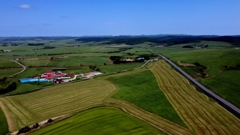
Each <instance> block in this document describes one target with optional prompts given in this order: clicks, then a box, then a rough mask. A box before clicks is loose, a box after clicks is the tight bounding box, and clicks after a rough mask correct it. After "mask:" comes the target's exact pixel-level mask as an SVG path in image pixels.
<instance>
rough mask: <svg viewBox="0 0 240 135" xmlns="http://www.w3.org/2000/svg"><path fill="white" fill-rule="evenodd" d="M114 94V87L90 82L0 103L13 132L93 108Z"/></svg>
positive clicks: (11, 98)
mask: <svg viewBox="0 0 240 135" xmlns="http://www.w3.org/2000/svg"><path fill="white" fill-rule="evenodd" d="M114 90H115V87H112V86H111V84H109V83H107V82H105V81H99V80H91V81H85V82H81V83H74V84H65V85H59V86H54V87H50V88H46V89H44V90H41V91H37V92H33V93H29V94H24V95H18V96H10V97H5V98H1V101H2V103H3V104H4V105H5V106H7V107H8V108H7V109H6V110H5V111H6V113H7V114H8V115H9V116H7V117H11V118H12V119H11V120H12V122H11V123H13V125H11V126H10V127H9V128H10V131H14V130H18V129H19V128H21V127H23V126H25V125H29V124H34V123H36V122H38V121H42V120H45V119H48V118H51V117H55V116H58V115H63V114H66V113H74V112H77V111H79V110H81V109H83V108H86V107H88V106H91V105H96V104H98V103H100V102H101V101H102V100H103V99H104V98H105V97H106V96H108V94H110V93H112V92H113V91H114ZM69 104H71V105H69Z"/></svg>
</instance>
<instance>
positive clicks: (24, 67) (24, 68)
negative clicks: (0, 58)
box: [9, 60, 27, 77]
mask: <svg viewBox="0 0 240 135" xmlns="http://www.w3.org/2000/svg"><path fill="white" fill-rule="evenodd" d="M11 61H13V62H16V63H17V64H18V65H20V66H22V68H23V70H21V71H20V72H17V73H15V74H13V75H10V76H9V77H13V76H15V75H17V74H20V73H22V72H24V71H25V70H26V69H27V67H26V66H24V65H23V64H21V63H19V62H18V61H15V60H11Z"/></svg>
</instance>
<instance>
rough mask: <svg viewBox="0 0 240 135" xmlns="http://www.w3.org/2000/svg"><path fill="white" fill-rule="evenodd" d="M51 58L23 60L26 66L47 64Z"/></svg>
mask: <svg viewBox="0 0 240 135" xmlns="http://www.w3.org/2000/svg"><path fill="white" fill-rule="evenodd" d="M49 61H50V60H25V61H21V62H22V63H23V65H25V66H45V65H46V63H47V62H49Z"/></svg>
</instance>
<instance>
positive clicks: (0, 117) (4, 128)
mask: <svg viewBox="0 0 240 135" xmlns="http://www.w3.org/2000/svg"><path fill="white" fill-rule="evenodd" d="M0 129H1V130H0V135H6V134H7V133H8V124H7V119H6V117H5V115H4V113H3V111H2V109H1V106H0Z"/></svg>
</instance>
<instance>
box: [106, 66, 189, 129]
mask: <svg viewBox="0 0 240 135" xmlns="http://www.w3.org/2000/svg"><path fill="white" fill-rule="evenodd" d="M108 80H109V81H111V82H113V83H115V84H117V85H118V86H119V87H120V90H119V91H118V92H117V93H116V94H114V95H113V97H114V98H117V99H122V100H126V101H128V102H130V103H133V104H135V105H137V106H139V107H140V108H143V109H145V110H147V111H149V112H151V113H154V114H156V115H158V116H161V117H163V118H166V119H168V120H170V121H173V122H175V123H178V124H180V125H182V126H185V124H184V123H183V122H182V120H181V119H180V118H179V116H178V114H177V113H176V111H175V110H174V108H173V107H172V105H171V104H170V103H169V101H168V100H167V99H166V97H165V95H164V93H163V92H162V91H161V90H160V89H159V87H158V85H157V81H156V79H155V77H154V75H153V74H152V73H151V71H149V70H146V71H143V72H140V73H135V74H130V75H125V76H120V77H111V78H108Z"/></svg>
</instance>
